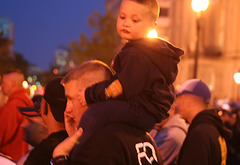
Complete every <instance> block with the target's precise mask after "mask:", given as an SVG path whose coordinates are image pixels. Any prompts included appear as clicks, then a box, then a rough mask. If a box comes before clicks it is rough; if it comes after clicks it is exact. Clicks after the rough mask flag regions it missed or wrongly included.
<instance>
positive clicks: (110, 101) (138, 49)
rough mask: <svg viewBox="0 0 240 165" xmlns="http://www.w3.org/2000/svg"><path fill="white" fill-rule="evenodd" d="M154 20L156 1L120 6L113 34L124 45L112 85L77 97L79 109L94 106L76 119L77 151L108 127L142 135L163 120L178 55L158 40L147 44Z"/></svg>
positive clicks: (127, 0) (99, 85)
mask: <svg viewBox="0 0 240 165" xmlns="http://www.w3.org/2000/svg"><path fill="white" fill-rule="evenodd" d="M158 16H159V6H158V3H157V0H122V3H121V7H120V12H119V16H118V20H117V31H118V34H119V35H120V36H121V37H122V38H123V39H125V40H127V42H126V44H125V45H124V46H123V47H122V49H121V50H120V51H119V53H118V54H117V55H116V57H115V58H114V60H113V64H112V68H113V70H114V71H115V72H116V73H115V75H114V77H113V79H112V80H111V81H104V82H100V83H97V84H95V85H93V86H91V87H89V88H87V89H86V90H83V91H80V92H79V100H80V101H81V103H82V104H93V103H94V104H93V105H91V106H90V108H89V109H88V110H87V111H86V112H85V113H84V115H83V117H82V118H81V122H80V124H79V126H80V127H82V128H83V131H84V132H83V135H82V137H81V138H80V139H79V143H80V145H84V143H85V142H86V141H87V140H88V139H89V137H91V136H92V134H93V133H94V132H95V131H96V130H97V129H98V128H100V127H102V126H103V125H106V124H109V123H113V122H124V123H127V124H130V125H132V126H134V127H137V128H140V129H143V130H146V131H147V130H150V129H151V128H152V127H153V126H154V124H155V123H156V122H160V121H162V120H163V119H165V118H167V117H168V114H167V112H168V110H169V109H170V107H171V104H172V103H173V101H174V95H175V93H174V87H173V85H172V83H173V82H174V81H175V78H176V76H177V72H178V69H177V63H178V62H179V60H180V59H179V56H181V55H182V54H183V51H182V50H181V49H179V48H176V47H174V46H173V45H172V44H170V43H168V42H166V41H163V40H161V39H159V38H151V39H150V38H147V34H148V32H149V31H150V30H152V29H154V28H155V27H156V25H157V18H158Z"/></svg>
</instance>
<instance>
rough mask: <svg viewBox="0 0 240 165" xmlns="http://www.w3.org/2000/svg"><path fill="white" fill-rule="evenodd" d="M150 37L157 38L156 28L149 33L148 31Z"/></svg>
mask: <svg viewBox="0 0 240 165" xmlns="http://www.w3.org/2000/svg"><path fill="white" fill-rule="evenodd" d="M148 37H149V38H157V37H158V36H157V31H156V30H151V31H150V32H149V33H148Z"/></svg>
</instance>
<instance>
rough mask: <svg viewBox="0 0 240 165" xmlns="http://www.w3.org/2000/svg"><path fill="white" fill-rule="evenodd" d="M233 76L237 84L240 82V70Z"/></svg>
mask: <svg viewBox="0 0 240 165" xmlns="http://www.w3.org/2000/svg"><path fill="white" fill-rule="evenodd" d="M233 78H234V80H235V82H236V83H237V84H240V72H237V73H235V74H234V75H233Z"/></svg>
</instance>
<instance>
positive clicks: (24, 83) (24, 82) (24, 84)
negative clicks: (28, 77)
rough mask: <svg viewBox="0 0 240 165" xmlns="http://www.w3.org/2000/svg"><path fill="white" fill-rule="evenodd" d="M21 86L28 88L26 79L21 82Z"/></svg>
mask: <svg viewBox="0 0 240 165" xmlns="http://www.w3.org/2000/svg"><path fill="white" fill-rule="evenodd" d="M22 86H23V88H25V89H27V88H28V82H27V81H23V82H22Z"/></svg>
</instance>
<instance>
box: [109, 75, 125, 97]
mask: <svg viewBox="0 0 240 165" xmlns="http://www.w3.org/2000/svg"><path fill="white" fill-rule="evenodd" d="M122 92H123V88H122V85H121V83H120V81H119V80H118V79H116V80H114V81H113V82H112V83H111V84H110V85H109V86H108V87H107V88H106V91H105V95H106V97H107V98H116V97H117V96H119V95H120V94H122Z"/></svg>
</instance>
